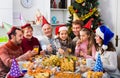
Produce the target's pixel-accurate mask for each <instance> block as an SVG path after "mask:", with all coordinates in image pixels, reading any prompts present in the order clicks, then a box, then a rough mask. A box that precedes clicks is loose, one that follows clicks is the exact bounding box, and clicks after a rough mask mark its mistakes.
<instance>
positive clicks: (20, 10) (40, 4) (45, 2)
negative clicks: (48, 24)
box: [13, 0, 50, 25]
mask: <svg viewBox="0 0 120 78" xmlns="http://www.w3.org/2000/svg"><path fill="white" fill-rule="evenodd" d="M20 1H21V0H13V14H14V20H13V24H14V25H21V22H20V20H19V19H17V17H19V15H20V14H22V16H23V18H24V19H25V20H26V21H34V20H35V13H36V11H37V9H39V10H40V12H41V13H42V14H43V15H44V16H45V17H46V19H48V20H50V18H49V17H50V9H49V8H50V7H49V6H50V2H49V0H33V6H32V7H31V8H24V7H23V6H22V5H21V2H20Z"/></svg>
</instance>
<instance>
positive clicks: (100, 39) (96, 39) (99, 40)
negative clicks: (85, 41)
mask: <svg viewBox="0 0 120 78" xmlns="http://www.w3.org/2000/svg"><path fill="white" fill-rule="evenodd" d="M95 41H96V43H97V44H102V43H103V40H102V38H101V37H100V36H99V35H97V34H96V35H95Z"/></svg>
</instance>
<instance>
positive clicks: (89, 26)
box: [84, 18, 94, 29]
mask: <svg viewBox="0 0 120 78" xmlns="http://www.w3.org/2000/svg"><path fill="white" fill-rule="evenodd" d="M93 20H94V19H93V18H91V19H90V20H89V21H88V22H87V23H86V24H85V25H84V28H87V29H91V25H92V21H93Z"/></svg>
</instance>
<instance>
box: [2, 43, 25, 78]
mask: <svg viewBox="0 0 120 78" xmlns="http://www.w3.org/2000/svg"><path fill="white" fill-rule="evenodd" d="M22 54H23V51H22V48H21V47H20V46H16V45H15V44H14V43H13V42H11V41H8V42H7V43H6V44H5V45H3V46H1V47H0V78H1V77H3V76H4V75H5V74H6V73H8V72H9V69H10V66H11V62H12V59H13V58H17V57H19V56H20V55H22Z"/></svg>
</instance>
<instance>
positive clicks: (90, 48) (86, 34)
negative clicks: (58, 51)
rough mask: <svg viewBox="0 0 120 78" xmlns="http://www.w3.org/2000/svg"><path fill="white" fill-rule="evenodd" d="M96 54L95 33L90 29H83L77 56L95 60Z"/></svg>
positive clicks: (78, 42)
mask: <svg viewBox="0 0 120 78" xmlns="http://www.w3.org/2000/svg"><path fill="white" fill-rule="evenodd" d="M95 53H96V49H95V46H94V33H93V32H92V30H90V29H88V28H82V29H81V31H80V40H78V41H77V43H76V47H75V55H76V56H82V57H84V58H92V59H94V58H95Z"/></svg>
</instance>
